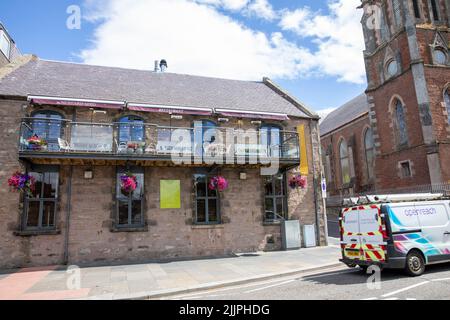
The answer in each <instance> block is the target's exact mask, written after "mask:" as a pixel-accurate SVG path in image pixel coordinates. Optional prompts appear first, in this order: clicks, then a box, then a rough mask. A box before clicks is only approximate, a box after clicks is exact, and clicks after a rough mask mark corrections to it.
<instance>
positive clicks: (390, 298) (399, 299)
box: [383, 298, 400, 301]
mask: <svg viewBox="0 0 450 320" xmlns="http://www.w3.org/2000/svg"><path fill="white" fill-rule="evenodd" d="M383 300H392V301H393V300H400V299H399V298H387V299H383Z"/></svg>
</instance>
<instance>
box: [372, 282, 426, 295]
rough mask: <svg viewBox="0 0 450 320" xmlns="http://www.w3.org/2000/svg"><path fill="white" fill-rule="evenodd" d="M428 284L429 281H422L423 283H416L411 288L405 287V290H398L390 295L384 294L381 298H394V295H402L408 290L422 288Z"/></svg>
mask: <svg viewBox="0 0 450 320" xmlns="http://www.w3.org/2000/svg"><path fill="white" fill-rule="evenodd" d="M428 283H430V281H423V282H420V283H416V284H414V285H412V286H409V287H406V288H403V289H399V290H396V291H393V292H391V293H387V294H384V295H382V296H381V297H383V298H387V297H390V296H394V295H396V294H398V293H402V292H405V291H408V290H411V289H414V288H417V287H420V286H423V285H425V284H428Z"/></svg>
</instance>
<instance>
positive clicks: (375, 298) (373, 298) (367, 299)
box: [362, 297, 378, 301]
mask: <svg viewBox="0 0 450 320" xmlns="http://www.w3.org/2000/svg"><path fill="white" fill-rule="evenodd" d="M362 300H363V301H369V300H378V298H377V297H372V298H366V299H362Z"/></svg>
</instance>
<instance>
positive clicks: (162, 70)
mask: <svg viewBox="0 0 450 320" xmlns="http://www.w3.org/2000/svg"><path fill="white" fill-rule="evenodd" d="M159 67H160V69H161V72H165V71H166V70H167V68H168V66H167V61H166V60H164V59H162V60H161V63H160V64H159Z"/></svg>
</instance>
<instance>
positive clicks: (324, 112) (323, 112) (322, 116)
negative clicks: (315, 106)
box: [316, 108, 337, 123]
mask: <svg viewBox="0 0 450 320" xmlns="http://www.w3.org/2000/svg"><path fill="white" fill-rule="evenodd" d="M336 109H337V108H328V109H322V110H319V111H316V112H317V114H318V115H319V116H320V123H322V121H323V120H325V118H326V117H327V116H328V115H329V114H330V113H332V112H333V111H334V110H336Z"/></svg>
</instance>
